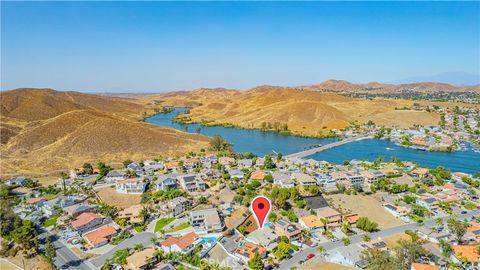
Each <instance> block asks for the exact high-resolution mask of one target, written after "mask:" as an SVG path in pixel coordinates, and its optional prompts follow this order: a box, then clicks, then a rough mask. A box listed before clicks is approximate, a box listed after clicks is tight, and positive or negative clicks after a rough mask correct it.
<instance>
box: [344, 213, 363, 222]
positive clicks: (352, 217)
mask: <svg viewBox="0 0 480 270" xmlns="http://www.w3.org/2000/svg"><path fill="white" fill-rule="evenodd" d="M359 219H360V216H359V215H358V214H355V213H351V214H346V215H344V216H343V218H342V220H343V222H347V223H348V224H355V223H357V221H358V220H359Z"/></svg>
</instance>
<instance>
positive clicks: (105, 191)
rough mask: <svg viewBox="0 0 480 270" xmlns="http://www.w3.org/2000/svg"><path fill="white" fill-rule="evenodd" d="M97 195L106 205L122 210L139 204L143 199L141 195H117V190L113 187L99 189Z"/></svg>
mask: <svg viewBox="0 0 480 270" xmlns="http://www.w3.org/2000/svg"><path fill="white" fill-rule="evenodd" d="M97 193H98V195H99V196H100V198H101V199H102V201H103V202H105V203H106V204H108V205H113V206H116V207H118V208H122V209H123V208H127V207H129V206H132V205H135V204H139V203H140V201H141V199H142V198H141V195H135V194H120V193H117V192H116V190H115V188H112V187H105V188H101V189H98V190H97Z"/></svg>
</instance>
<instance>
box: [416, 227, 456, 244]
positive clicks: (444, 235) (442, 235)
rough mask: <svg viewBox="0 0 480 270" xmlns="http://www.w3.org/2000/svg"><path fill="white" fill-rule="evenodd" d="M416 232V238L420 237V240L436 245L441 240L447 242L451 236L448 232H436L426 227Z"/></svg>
mask: <svg viewBox="0 0 480 270" xmlns="http://www.w3.org/2000/svg"><path fill="white" fill-rule="evenodd" d="M416 232H417V234H418V236H420V238H422V239H425V240H428V241H430V242H432V243H436V244H438V243H440V241H441V240H448V239H449V238H450V236H451V234H450V233H448V232H444V231H441V232H438V231H436V230H432V229H431V228H427V227H422V228H419V229H418V230H416Z"/></svg>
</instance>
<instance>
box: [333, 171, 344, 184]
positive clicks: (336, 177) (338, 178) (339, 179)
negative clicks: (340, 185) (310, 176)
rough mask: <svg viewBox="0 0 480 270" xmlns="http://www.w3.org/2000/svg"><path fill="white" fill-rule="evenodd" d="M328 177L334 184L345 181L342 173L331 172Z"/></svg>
mask: <svg viewBox="0 0 480 270" xmlns="http://www.w3.org/2000/svg"><path fill="white" fill-rule="evenodd" d="M330 177H331V178H332V179H333V180H334V181H335V182H344V181H347V175H346V174H345V173H344V172H332V173H331V174H330Z"/></svg>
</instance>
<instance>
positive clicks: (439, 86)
mask: <svg viewBox="0 0 480 270" xmlns="http://www.w3.org/2000/svg"><path fill="white" fill-rule="evenodd" d="M300 87H301V88H305V89H310V90H317V91H326V92H369V93H395V92H400V91H415V92H436V91H443V92H480V85H473V86H455V85H451V84H447V83H438V82H419V83H404V84H386V83H379V82H370V83H366V84H353V83H351V82H348V81H344V80H327V81H324V82H322V83H319V84H314V85H304V86H300Z"/></svg>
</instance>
